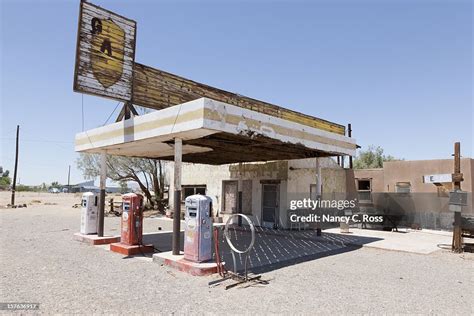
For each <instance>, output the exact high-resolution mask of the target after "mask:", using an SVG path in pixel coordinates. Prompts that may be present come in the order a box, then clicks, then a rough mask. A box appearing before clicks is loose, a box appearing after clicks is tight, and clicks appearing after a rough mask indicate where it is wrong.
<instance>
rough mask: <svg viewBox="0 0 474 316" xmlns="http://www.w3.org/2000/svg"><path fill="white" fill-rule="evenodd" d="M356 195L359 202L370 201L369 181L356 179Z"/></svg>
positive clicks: (370, 188) (370, 187) (370, 182)
mask: <svg viewBox="0 0 474 316" xmlns="http://www.w3.org/2000/svg"><path fill="white" fill-rule="evenodd" d="M357 194H358V197H359V201H363V202H364V201H372V181H371V179H357Z"/></svg>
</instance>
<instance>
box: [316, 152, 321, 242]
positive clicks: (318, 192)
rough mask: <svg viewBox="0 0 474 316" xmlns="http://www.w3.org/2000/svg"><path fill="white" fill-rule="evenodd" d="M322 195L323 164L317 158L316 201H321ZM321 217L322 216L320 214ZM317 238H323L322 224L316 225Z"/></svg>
mask: <svg viewBox="0 0 474 316" xmlns="http://www.w3.org/2000/svg"><path fill="white" fill-rule="evenodd" d="M321 195H322V179H321V164H320V162H319V158H316V200H321ZM318 215H321V214H318ZM316 236H321V224H320V223H319V222H317V223H316Z"/></svg>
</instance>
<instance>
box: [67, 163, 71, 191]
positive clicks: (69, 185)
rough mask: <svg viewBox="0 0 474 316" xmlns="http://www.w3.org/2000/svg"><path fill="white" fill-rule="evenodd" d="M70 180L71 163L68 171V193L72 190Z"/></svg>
mask: <svg viewBox="0 0 474 316" xmlns="http://www.w3.org/2000/svg"><path fill="white" fill-rule="evenodd" d="M70 180H71V165H69V169H68V171H67V193H70V191H71V184H70Z"/></svg>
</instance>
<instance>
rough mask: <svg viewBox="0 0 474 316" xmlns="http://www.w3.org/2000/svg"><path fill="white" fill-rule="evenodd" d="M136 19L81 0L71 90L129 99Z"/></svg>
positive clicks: (123, 99)
mask: <svg viewBox="0 0 474 316" xmlns="http://www.w3.org/2000/svg"><path fill="white" fill-rule="evenodd" d="M135 35H136V22H135V21H133V20H130V19H127V18H125V17H123V16H120V15H118V14H116V13H113V12H111V11H108V10H106V9H103V8H101V7H98V6H96V5H93V4H91V3H88V2H85V1H81V6H80V13H79V26H78V34H77V47H76V65H75V70H74V91H76V92H81V93H88V94H93V95H98V96H103V97H108V98H112V99H116V100H121V101H130V100H131V99H132V87H133V84H132V82H133V63H134V59H135Z"/></svg>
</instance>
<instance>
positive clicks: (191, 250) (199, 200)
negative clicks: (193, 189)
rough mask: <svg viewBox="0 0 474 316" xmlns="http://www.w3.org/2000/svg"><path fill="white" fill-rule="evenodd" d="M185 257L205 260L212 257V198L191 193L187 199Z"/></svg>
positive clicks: (200, 260)
mask: <svg viewBox="0 0 474 316" xmlns="http://www.w3.org/2000/svg"><path fill="white" fill-rule="evenodd" d="M185 206H186V212H185V216H184V220H185V222H186V225H185V228H184V259H187V260H190V261H194V262H204V261H208V260H211V259H212V238H211V237H212V236H211V229H212V222H211V209H212V199H211V198H210V197H208V196H205V195H191V196H188V197H187V198H186V200H185Z"/></svg>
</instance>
